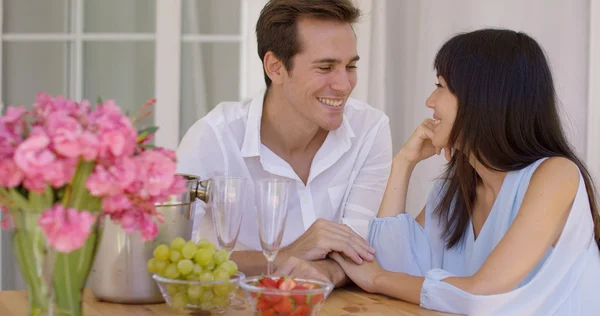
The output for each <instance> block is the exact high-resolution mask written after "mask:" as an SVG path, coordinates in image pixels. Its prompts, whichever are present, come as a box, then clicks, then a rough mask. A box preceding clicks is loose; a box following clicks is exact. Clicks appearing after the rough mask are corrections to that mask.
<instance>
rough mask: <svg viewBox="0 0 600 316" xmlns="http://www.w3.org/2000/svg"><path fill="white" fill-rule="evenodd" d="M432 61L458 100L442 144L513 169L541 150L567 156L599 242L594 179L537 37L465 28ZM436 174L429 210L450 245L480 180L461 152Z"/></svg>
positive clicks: (458, 236) (462, 228)
mask: <svg viewBox="0 0 600 316" xmlns="http://www.w3.org/2000/svg"><path fill="white" fill-rule="evenodd" d="M434 67H435V70H436V71H437V73H438V75H439V76H442V77H443V78H444V79H445V81H446V83H447V85H448V89H450V91H451V92H452V93H453V94H454V95H455V96H456V97H457V99H458V112H457V115H456V120H455V122H454V126H453V127H452V131H451V132H450V136H449V139H448V143H449V144H453V145H454V147H455V148H459V149H460V151H461V152H462V153H469V154H471V155H472V156H473V157H474V158H475V159H477V161H478V162H479V163H481V164H482V165H483V166H485V167H486V168H489V169H491V170H496V171H503V172H508V171H512V170H519V169H522V168H524V167H526V166H528V165H530V164H531V163H533V162H535V161H536V160H538V159H540V158H544V157H557V156H558V157H565V158H568V159H570V160H571V161H573V162H574V163H575V164H576V165H577V166H578V167H579V170H580V171H581V174H582V175H583V180H584V182H585V186H586V188H587V193H588V197H589V203H590V208H591V210H592V218H593V220H594V234H595V239H596V243H597V244H598V246H599V247H600V216H599V214H598V206H597V204H596V195H595V189H594V184H593V182H592V178H591V176H590V174H589V172H588V170H587V168H586V167H585V165H584V163H583V162H582V161H581V160H580V159H579V158H577V156H576V155H575V154H574V152H573V150H572V149H571V147H570V145H569V143H568V142H567V139H566V137H565V134H564V132H563V129H562V126H561V122H560V117H559V114H558V110H557V105H556V98H555V91H554V83H553V80H552V74H551V71H550V68H549V66H548V63H547V61H546V57H545V55H544V52H543V51H542V48H541V47H540V46H539V45H538V43H537V42H536V41H535V40H534V39H532V38H531V37H529V36H528V35H527V34H524V33H517V32H514V31H510V30H498V29H483V30H478V31H474V32H470V33H464V34H460V35H457V36H455V37H453V38H452V39H450V40H449V41H448V42H446V43H445V44H444V45H443V46H442V48H441V49H440V51H439V52H438V53H437V56H436V57H435V62H434ZM443 178H444V179H446V180H445V182H444V189H445V192H444V195H443V196H442V199H441V203H440V204H439V205H438V206H437V208H436V210H435V214H436V215H437V216H438V218H439V219H440V220H441V222H442V223H445V227H444V231H443V237H444V238H445V240H446V246H447V247H448V248H452V247H454V246H456V245H458V244H459V243H461V241H462V240H463V237H464V236H465V232H466V229H467V227H468V224H469V220H470V219H471V215H472V213H473V206H474V203H475V188H476V185H477V182H478V181H480V179H479V176H478V175H477V173H476V172H475V169H474V168H473V167H472V166H471V164H470V163H469V157H468V155H465V154H456V155H454V156H453V157H452V159H451V161H450V162H449V163H448V166H447V169H446V172H445V174H444V175H443ZM453 201H454V206H453V207H452V204H453Z"/></svg>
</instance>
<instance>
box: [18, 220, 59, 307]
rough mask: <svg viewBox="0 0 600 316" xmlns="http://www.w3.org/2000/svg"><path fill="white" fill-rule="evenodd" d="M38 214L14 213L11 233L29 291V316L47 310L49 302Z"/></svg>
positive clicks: (42, 237) (42, 236)
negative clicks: (14, 227)
mask: <svg viewBox="0 0 600 316" xmlns="http://www.w3.org/2000/svg"><path fill="white" fill-rule="evenodd" d="M39 217H40V214H36V213H27V212H18V213H16V214H15V223H16V224H17V227H16V230H15V232H14V233H13V248H14V253H15V255H16V257H17V262H18V263H19V268H20V269H21V274H22V275H23V278H24V279H25V283H26V285H27V292H28V293H29V316H41V315H45V314H46V313H47V312H48V308H49V304H50V302H51V298H50V293H49V289H48V286H47V283H46V282H47V281H49V278H48V279H47V280H45V279H44V274H43V266H44V259H45V253H44V252H45V243H44V235H43V233H42V231H41V229H40V228H39V226H38V224H37V220H38V219H39Z"/></svg>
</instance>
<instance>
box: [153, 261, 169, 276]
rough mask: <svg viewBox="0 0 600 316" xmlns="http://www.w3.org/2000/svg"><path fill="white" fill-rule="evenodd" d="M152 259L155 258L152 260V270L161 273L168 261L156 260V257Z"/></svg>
mask: <svg viewBox="0 0 600 316" xmlns="http://www.w3.org/2000/svg"><path fill="white" fill-rule="evenodd" d="M154 259H155V260H156V261H154V271H156V272H154V273H157V274H159V275H161V274H162V273H163V272H164V271H165V269H166V268H167V265H169V262H168V261H165V260H158V259H156V258H154Z"/></svg>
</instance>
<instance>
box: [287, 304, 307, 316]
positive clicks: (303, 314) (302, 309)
mask: <svg viewBox="0 0 600 316" xmlns="http://www.w3.org/2000/svg"><path fill="white" fill-rule="evenodd" d="M310 314H311V310H310V307H308V306H306V305H302V306H298V307H296V309H295V310H294V311H293V312H292V313H291V314H290V316H310Z"/></svg>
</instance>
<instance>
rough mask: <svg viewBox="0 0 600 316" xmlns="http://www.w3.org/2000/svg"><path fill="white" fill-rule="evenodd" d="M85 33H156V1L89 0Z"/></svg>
mask: <svg viewBox="0 0 600 316" xmlns="http://www.w3.org/2000/svg"><path fill="white" fill-rule="evenodd" d="M84 3H85V14H84V21H85V26H84V32H90V33H105V32H106V33H112V32H122V33H154V30H155V17H156V1H155V0H126V1H123V0H87V1H84Z"/></svg>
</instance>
